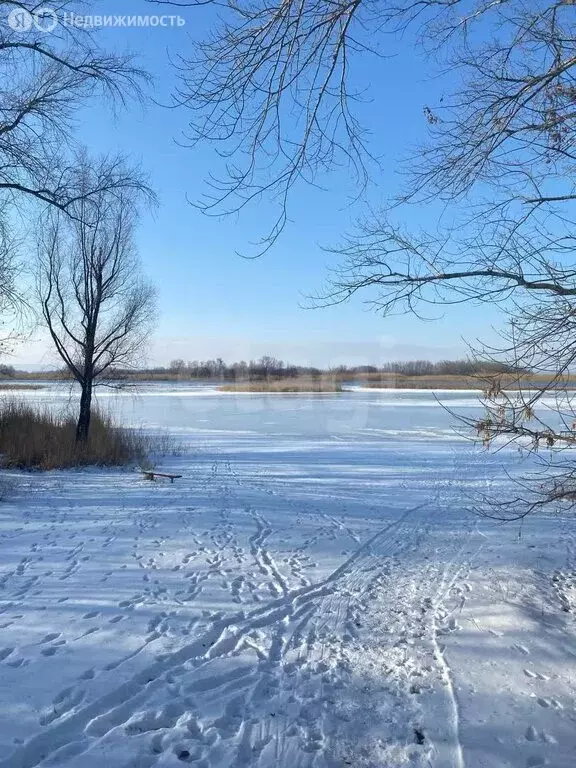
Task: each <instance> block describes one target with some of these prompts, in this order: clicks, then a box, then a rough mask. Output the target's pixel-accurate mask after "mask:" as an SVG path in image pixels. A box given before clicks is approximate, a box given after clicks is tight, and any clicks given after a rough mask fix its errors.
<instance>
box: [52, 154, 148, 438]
mask: <svg viewBox="0 0 576 768" xmlns="http://www.w3.org/2000/svg"><path fill="white" fill-rule="evenodd" d="M92 176H93V173H92V172H91V169H90V167H89V166H88V167H87V166H83V167H82V168H81V171H80V179H79V188H80V189H81V190H82V189H83V188H84V187H87V188H92V187H93V179H92ZM134 186H136V181H135V182H134ZM136 203H137V196H136V194H135V193H134V192H133V191H132V190H130V189H126V188H122V189H120V190H115V191H113V192H110V190H109V189H106V190H104V191H100V192H98V193H97V194H96V193H91V194H90V195H89V196H85V195H80V197H79V199H78V200H77V201H76V202H75V203H74V204H73V206H72V208H71V210H70V211H68V213H71V214H72V215H68V214H64V213H62V212H61V211H54V210H53V211H52V212H51V213H50V214H49V216H48V222H47V226H46V227H45V229H43V230H42V232H41V236H40V242H39V270H38V280H37V286H38V296H39V300H40V304H41V308H42V316H43V319H44V322H45V324H46V327H47V328H48V331H49V333H50V336H51V338H52V341H53V342H54V346H55V348H56V351H57V352H58V354H59V355H60V357H61V358H62V360H63V361H64V364H65V365H66V367H67V368H68V370H69V371H70V373H71V374H72V376H73V377H74V379H75V380H76V381H77V382H78V383H79V384H80V387H81V396H80V411H79V416H78V422H77V430H76V439H77V440H78V441H85V440H87V438H88V434H89V429H90V414H91V405H92V395H93V390H94V387H95V386H96V385H97V384H98V383H100V382H101V381H102V380H103V379H104V378H105V377H106V374H107V373H108V372H109V371H110V369H111V368H113V367H114V366H122V367H126V366H128V365H130V364H132V363H134V361H135V360H136V358H137V356H138V354H139V353H140V352H141V351H142V348H143V346H144V345H145V343H146V341H147V339H148V337H149V333H150V330H151V327H152V325H153V322H154V317H155V293H154V290H153V288H152V287H151V286H150V285H149V284H148V283H147V282H145V281H144V280H143V278H142V277H141V273H140V266H139V261H138V257H137V255H136V252H135V248H134V242H133V231H134V226H135V223H136V220H137V205H136Z"/></svg>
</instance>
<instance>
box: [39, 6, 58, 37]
mask: <svg viewBox="0 0 576 768" xmlns="http://www.w3.org/2000/svg"><path fill="white" fill-rule="evenodd" d="M33 18H34V26H35V27H36V29H37V30H38V31H39V32H52V30H53V29H54V27H55V26H56V25H57V24H58V16H57V15H56V12H55V11H53V10H52V8H39V9H38V10H37V11H34V17H33Z"/></svg>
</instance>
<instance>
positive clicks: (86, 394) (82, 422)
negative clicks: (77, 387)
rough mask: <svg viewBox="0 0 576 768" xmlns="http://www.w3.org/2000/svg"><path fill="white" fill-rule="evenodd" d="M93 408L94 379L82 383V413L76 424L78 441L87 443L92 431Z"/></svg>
mask: <svg viewBox="0 0 576 768" xmlns="http://www.w3.org/2000/svg"><path fill="white" fill-rule="evenodd" d="M91 409H92V381H88V382H86V383H85V384H82V394H81V396H80V414H79V415H78V423H77V424H76V442H77V443H85V442H86V441H87V440H88V433H89V432H90V416H91Z"/></svg>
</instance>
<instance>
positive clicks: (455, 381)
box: [358, 373, 576, 390]
mask: <svg viewBox="0 0 576 768" xmlns="http://www.w3.org/2000/svg"><path fill="white" fill-rule="evenodd" d="M551 378H552V377H551V375H550V374H529V373H528V374H522V375H515V374H499V375H496V376H492V375H490V374H477V375H470V376H461V375H456V374H436V375H434V374H423V375H422V376H403V375H402V374H397V373H371V374H368V375H364V376H359V377H358V380H359V383H360V384H361V386H362V387H366V388H368V389H478V390H485V389H487V386H488V385H489V383H490V382H491V381H495V380H496V381H498V383H499V386H500V387H501V388H502V389H510V390H515V389H520V388H523V389H530V388H535V389H537V388H539V387H542V386H546V385H549V384H550V381H551ZM575 385H576V380H575V379H572V378H566V379H565V380H564V381H562V382H559V383H558V384H557V385H556V388H557V389H561V388H562V387H567V388H571V387H574V386H575Z"/></svg>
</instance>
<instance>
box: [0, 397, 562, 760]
mask: <svg viewBox="0 0 576 768" xmlns="http://www.w3.org/2000/svg"><path fill="white" fill-rule="evenodd" d="M353 396H354V397H358V398H360V399H361V400H360V402H365V399H366V397H367V396H366V395H363V394H357V395H356V394H355V395H353ZM353 396H352V395H351V396H350V397H353ZM410 396H411V397H416V396H415V395H414V393H411V395H410ZM172 397H173V398H174V397H176V396H174V395H173V396H172ZM422 397H424V400H425V401H426V404H425V405H422V401H420V407H419V406H418V405H413V406H412V409H411V407H410V406H405V407H404V408H403V409H402V413H403V414H404V415H403V416H402V418H399V417H398V415H397V414H398V411H397V409H396V408H395V407H394V405H393V404H391V405H389V407H388V409H387V408H386V406H385V405H383V404H382V402H383V401H382V399H379V396H378V395H377V394H374V395H372V396H371V398H372V399H371V400H370V405H369V408H370V409H374V410H370V415H369V416H366V413H367V411H366V412H365V411H362V410H360V411H359V412H360V413H361V414H364V415H361V416H360V417H359V416H358V413H356V415H354V414H350V415H349V417H345V414H346V411H345V410H343V408H342V400H337V399H333V400H330V398H326V399H324V400H322V405H310V406H308V405H305V403H306V402H307V399H304V400H298V401H295V400H294V399H293V398H281V399H276V400H273V398H260V399H254V398H249V399H246V400H244V401H243V404H240V405H234V406H232V405H230V403H231V401H230V399H228V398H226V402H227V403H229V405H228V406H226V407H227V408H228V409H229V410H228V411H226V412H225V413H224V414H222V413H221V412H220V411H218V405H217V402H216V400H217V399H218V402H222V401H223V400H224V399H225V398H223V397H218V398H217V396H213V398H212V400H210V401H209V404H208V405H207V404H206V403H207V402H208V401H207V400H206V399H205V398H188V400H187V401H186V403H185V404H184V405H183V404H182V401H176V400H169V401H166V396H165V395H163V396H162V398H163V399H162V402H163V404H164V405H163V406H162V407H161V406H158V405H156V406H154V405H153V401H152V396H150V399H149V400H147V399H146V397H144V398H143V399H142V401H141V402H140V405H138V406H137V413H136V414H131V417H132V420H133V421H136V422H138V420H139V419H140V420H144V419H147V420H148V421H149V422H152V423H154V424H156V425H159V424H162V423H164V424H166V426H169V427H171V428H173V429H176V428H178V430H179V435H180V438H179V439H181V440H182V441H183V443H185V446H186V450H184V451H183V452H182V454H181V455H179V456H174V457H172V456H171V457H165V458H164V459H163V462H162V463H163V466H164V468H165V469H170V470H174V471H176V472H178V473H182V474H183V475H184V477H183V478H182V479H181V480H177V481H176V482H175V483H174V484H173V485H171V484H170V483H162V482H157V483H150V482H147V481H146V480H144V479H143V478H142V477H141V476H140V475H139V474H137V473H136V472H116V471H85V472H55V473H49V474H45V475H34V474H28V475H27V474H20V473H12V474H8V476H7V478H6V479H5V480H4V482H5V484H6V488H5V490H4V500H3V501H2V503H1V504H0V767H1V768H32V767H33V766H49V765H62V766H82V768H101V767H102V766H106V767H108V766H112V767H116V766H119V767H121V768H128V767H131V768H152V766H154V767H156V766H180V765H182V764H191V765H193V766H196V767H197V768H213V767H214V768H220V767H221V768H224V767H232V766H237V767H240V766H253V767H254V768H264V767H268V766H283V767H284V766H285V767H286V768H288V767H289V766H290V768H291V767H292V766H302V767H304V766H306V767H310V768H312V766H314V767H315V768H340V767H341V766H354V767H355V768H356V767H358V768H368V767H370V768H400V767H401V766H420V767H421V768H429V767H430V766H432V767H433V768H464V766H466V768H480V767H481V766H482V767H484V766H486V767H488V766H489V767H490V768H505V767H506V768H508V767H510V768H511V767H512V766H518V767H519V768H530V767H534V766H540V765H548V766H550V767H551V768H573V766H574V765H575V764H576V710H575V693H576V643H575V629H576V627H575V611H576V578H575V573H576V571H575V568H576V563H575V555H576V549H575V540H574V534H575V526H574V524H573V522H572V521H571V520H569V519H563V518H561V517H555V518H552V517H540V518H532V519H531V520H529V521H526V522H525V523H524V524H523V526H522V527H521V528H519V527H518V526H517V525H516V526H514V527H512V526H505V527H503V526H501V525H497V524H494V523H490V522H488V521H486V520H483V519H479V518H477V517H475V516H474V515H472V514H471V513H470V511H469V507H470V506H471V503H472V499H473V497H474V494H475V493H476V492H478V491H482V492H483V491H485V490H488V491H492V492H496V493H502V492H503V491H504V490H505V485H506V483H509V482H510V481H509V480H508V479H506V478H505V475H504V472H503V469H504V468H506V469H508V470H510V471H512V472H514V471H516V468H517V464H518V462H517V459H516V457H515V455H514V454H512V453H505V452H501V453H499V454H497V455H493V456H489V455H487V454H485V453H482V452H480V451H477V450H475V449H473V448H472V447H471V446H470V445H469V444H468V443H466V442H464V441H458V440H457V439H456V438H455V437H454V436H453V435H452V434H451V432H450V430H449V426H448V425H447V423H446V422H445V421H442V418H441V417H440V414H442V413H443V412H442V410H441V409H439V408H431V407H430V405H431V402H430V400H428V399H426V396H424V395H423V396H422ZM156 400H160V398H158V397H156ZM271 401H273V402H271ZM190 402H193V403H194V404H193V405H192V406H191V405H190V404H189V403H190ZM202 403H203V404H202ZM331 403H332V404H331ZM378 403H379V404H378ZM130 407H132V406H130ZM468 407H471V406H470V404H469V403H468ZM361 408H364V406H361ZM138 409H139V410H138ZM190 409H192V410H190ZM414 409H416V410H414ZM425 409H426V412H427V413H428V414H429V415H426V414H425V413H424V411H425ZM376 412H377V413H378V414H379V415H378V416H377V417H374V415H373V414H374V413H376ZM162 414H164V420H163V419H162ZM318 414H320V416H319V415H318ZM434 414H435V415H434ZM365 416H366V418H365ZM346 419H347V420H346ZM444 419H445V416H444ZM402 420H403V421H402ZM402 424H404V426H402Z"/></svg>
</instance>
